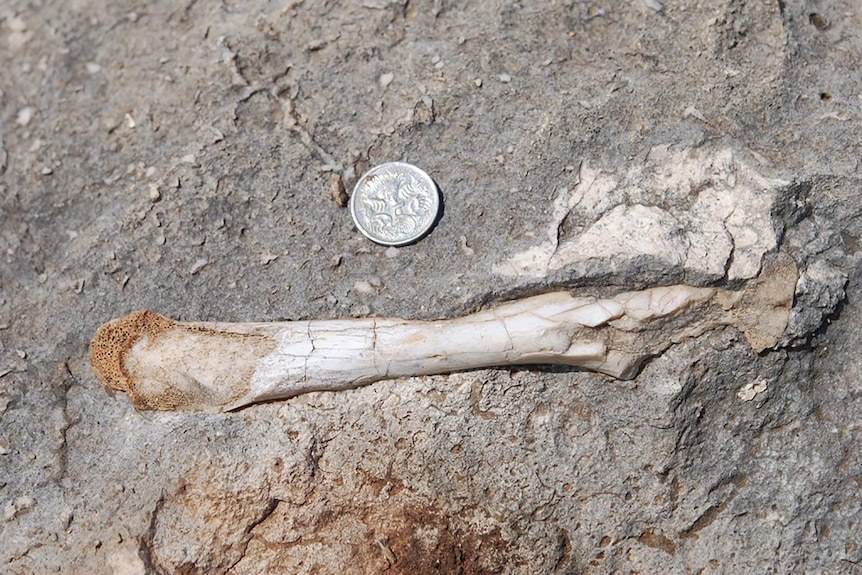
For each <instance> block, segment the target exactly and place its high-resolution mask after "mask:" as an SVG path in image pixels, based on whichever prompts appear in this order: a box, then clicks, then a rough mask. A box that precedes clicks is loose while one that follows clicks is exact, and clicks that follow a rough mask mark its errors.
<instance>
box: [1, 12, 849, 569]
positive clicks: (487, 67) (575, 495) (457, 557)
mask: <svg viewBox="0 0 862 575" xmlns="http://www.w3.org/2000/svg"><path fill="white" fill-rule="evenodd" d="M860 31H862V10H860V8H859V6H858V5H857V3H855V2H852V1H850V0H846V1H841V0H835V1H834V2H828V3H827V2H818V1H802V0H778V1H776V2H743V1H740V0H719V1H698V0H695V1H691V2H684V3H683V2H671V1H665V2H661V3H659V2H656V1H655V0H635V1H632V2H625V3H624V2H611V1H606V2H602V1H559V2H540V1H527V0H524V1H508V0H505V1H504V0H492V1H488V2H472V3H469V2H450V1H447V0H433V1H432V0H428V1H413V2H408V1H399V2H387V1H382V0H379V1H378V0H369V1H365V2H343V3H330V2H312V1H310V0H305V1H303V0H283V1H275V2H262V1H249V2H235V1H230V0H227V1H222V2H214V1H211V0H198V1H195V0H191V1H188V2H168V1H157V2H136V1H129V0H123V1H120V2H107V1H105V0H77V1H75V2H45V1H35V2H25V1H23V0H8V1H7V2H4V3H3V4H2V6H0V510H2V518H0V571H3V572H8V573H15V574H25V573H49V572H66V573H90V574H115V575H119V574H124V575H130V574H142V573H186V574H192V573H232V574H240V573H263V572H284V573H379V572H384V571H387V572H390V573H571V574H575V573H608V572H624V573H629V572H639V573H657V572H661V573H680V574H682V573H694V572H699V573H728V572H735V573H743V572H748V573H753V572H759V573H769V572H772V573H790V572H830V573H852V572H857V571H858V569H859V565H860V564H862V547H860V545H862V536H860V534H859V533H860V531H859V525H860V521H862V481H860V478H862V461H860V448H859V447H860V440H862V437H860V436H862V428H860V424H859V422H860V421H862V360H860V358H859V353H858V350H859V349H860V345H862V329H860V325H862V310H860V308H859V306H858V303H857V302H858V299H859V297H860V295H862V293H860V291H859V284H860V280H862V265H860V253H859V238H860V237H862V217H860V216H862V198H860V183H862V174H860V166H859V154H860V144H859V142H860V141H862V123H860V113H862V85H860V82H862V73H860V72H862V70H860V68H862V66H860V64H862V32H860ZM384 161H407V162H411V163H414V164H416V165H418V166H419V167H421V168H423V169H424V170H426V171H427V172H428V173H429V174H431V175H432V176H433V177H434V178H435V179H436V181H437V183H438V184H439V187H440V189H441V190H442V193H443V196H444V199H445V213H444V215H443V217H442V219H441V220H440V222H439V224H438V225H437V227H436V228H435V229H434V230H433V231H432V233H431V234H430V235H429V236H428V237H427V238H425V239H424V240H422V241H421V242H419V243H418V244H416V245H413V246H408V247H405V248H400V249H395V248H389V249H387V248H384V247H380V246H376V245H374V244H372V243H369V242H368V241H367V240H365V239H364V238H363V237H362V236H361V235H360V234H359V233H358V232H357V231H356V230H355V229H354V228H353V226H352V222H351V221H350V216H349V214H348V212H347V210H345V209H343V208H341V207H339V204H341V205H343V203H344V202H343V198H342V199H340V200H339V199H338V198H335V200H334V199H330V198H331V197H332V193H331V189H332V186H333V181H334V179H333V178H334V177H336V176H340V177H341V178H342V180H343V183H344V185H345V186H346V187H347V189H350V188H351V186H352V184H353V183H354V182H355V180H356V178H357V177H358V176H359V175H361V173H362V172H363V171H364V170H365V169H366V168H368V167H369V166H372V165H375V164H378V163H381V162H384ZM774 252H783V253H786V254H789V255H790V256H792V257H793V258H794V260H795V261H796V263H797V264H798V266H799V268H800V280H799V282H798V284H797V291H796V303H795V305H794V309H793V316H792V318H791V322H790V325H789V326H788V329H787V332H786V337H785V341H784V342H783V343H782V345H781V346H779V347H778V348H777V349H775V350H769V351H766V352H764V353H762V354H759V355H755V354H753V353H752V352H751V350H750V349H749V347H748V346H747V345H746V344H745V342H744V340H743V339H742V337H741V336H740V334H739V333H738V332H736V331H735V330H734V329H732V328H727V329H723V330H715V331H712V332H709V333H707V334H704V335H703V336H700V337H698V338H696V339H694V340H690V341H686V342H684V343H682V344H680V345H676V346H673V347H671V348H670V349H669V350H668V351H667V352H665V353H663V354H662V355H661V356H659V357H656V358H655V359H653V360H652V361H651V362H650V363H649V364H648V365H647V367H646V368H645V369H644V371H643V372H642V373H641V374H640V375H639V376H638V377H637V378H636V379H635V380H633V381H628V382H619V381H616V380H613V379H611V378H608V377H606V376H602V375H597V374H593V373H587V372H581V371H577V370H562V369H545V368H524V369H515V370H513V369H491V370H481V371H473V372H465V373H458V374H455V375H451V376H434V377H425V378H414V379H408V380H399V381H393V382H381V383H378V384H375V385H372V386H369V387H365V388H361V389H356V390H351V391H345V392H338V393H329V394H326V393H317V394H307V395H303V396H299V397H297V398H295V399H292V400H289V401H285V402H277V403H270V404H264V405H259V406H253V407H250V408H248V409H245V410H243V411H240V412H237V413H231V414H224V415H202V414H190V413H186V414H174V413H139V412H136V411H135V410H134V409H133V408H132V407H131V405H130V403H129V401H128V400H127V398H126V397H124V396H123V395H122V394H116V395H111V394H109V393H108V392H107V391H106V390H105V389H104V388H103V387H102V386H101V385H100V384H99V383H98V382H97V381H96V380H95V378H94V376H93V374H92V372H91V370H90V368H89V365H88V343H89V341H90V339H91V337H92V336H93V334H94V333H95V330H96V329H97V327H98V326H99V325H100V324H101V323H103V322H105V321H107V320H109V319H111V318H113V317H118V316H121V315H124V314H126V313H128V312H130V311H132V310H135V309H141V308H150V309H153V310H155V311H158V312H160V313H164V314H166V315H169V316H171V317H174V318H176V319H179V320H200V321H266V320H281V319H297V318H311V317H318V318H334V317H360V316H366V315H376V316H400V317H408V318H417V319H418V318H437V317H449V316H453V315H456V314H461V313H466V312H469V311H471V310H475V309H477V308H479V307H480V306H482V305H485V304H488V303H490V302H495V301H500V300H502V299H505V298H507V297H510V296H514V295H524V294H532V293H540V292H542V291H546V290H549V289H552V288H554V289H559V288H571V289H574V290H578V291H586V292H588V293H595V294H608V293H616V292H619V291H624V290H629V289H640V288H643V287H649V286H653V285H666V284H672V283H677V282H680V281H684V282H686V283H691V284H693V285H719V286H728V287H733V286H735V285H736V284H738V283H739V282H741V281H743V280H746V279H749V278H752V277H755V276H756V275H757V274H758V272H759V269H760V265H761V262H762V258H763V257H765V256H767V255H769V254H771V253H774ZM225 368H226V369H229V368H230V366H226V367H225ZM393 561H394V562H393Z"/></svg>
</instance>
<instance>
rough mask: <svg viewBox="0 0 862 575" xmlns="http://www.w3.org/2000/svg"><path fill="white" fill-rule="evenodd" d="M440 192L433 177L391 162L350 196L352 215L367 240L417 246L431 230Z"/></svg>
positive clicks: (370, 174)
mask: <svg viewBox="0 0 862 575" xmlns="http://www.w3.org/2000/svg"><path fill="white" fill-rule="evenodd" d="M439 210H440V192H439V191H438V190H437V185H436V184H435V183H434V180H432V179H431V177H430V176H429V175H428V174H426V173H425V172H423V171H422V170H420V169H419V168H417V167H416V166H413V165H411V164H405V163H402V162H390V163H388V164H380V165H379V166H375V167H374V168H371V169H370V170H369V171H368V172H366V173H365V174H364V175H363V176H362V177H361V178H359V181H358V182H356V186H355V187H354V188H353V195H352V196H350V214H351V215H352V216H353V221H354V222H355V223H356V227H357V228H358V229H359V231H360V232H362V234H363V235H365V237H367V238H368V239H370V240H371V241H374V242H377V243H378V244H382V245H384V246H403V245H406V244H409V243H412V242H415V241H416V240H418V239H419V238H421V237H422V236H424V235H425V234H426V233H428V230H430V229H431V226H433V225H434V221H435V220H436V219H437V213H438V212H439Z"/></svg>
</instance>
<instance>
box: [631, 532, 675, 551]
mask: <svg viewBox="0 0 862 575" xmlns="http://www.w3.org/2000/svg"><path fill="white" fill-rule="evenodd" d="M638 543H641V544H643V545H646V546H647V547H652V548H653V549H659V550H661V551H664V552H665V553H667V554H668V555H671V556H673V555H676V544H675V543H674V542H673V541H672V540H671V539H670V538H668V537H666V536H665V535H664V534H662V533H661V532H659V531H654V530H652V529H647V530H646V531H644V532H643V533H641V534H640V536H639V537H638Z"/></svg>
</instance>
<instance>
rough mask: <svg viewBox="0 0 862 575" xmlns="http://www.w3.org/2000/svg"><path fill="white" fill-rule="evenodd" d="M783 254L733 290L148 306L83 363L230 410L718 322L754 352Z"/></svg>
mask: <svg viewBox="0 0 862 575" xmlns="http://www.w3.org/2000/svg"><path fill="white" fill-rule="evenodd" d="M796 279H797V270H796V266H795V264H794V263H793V260H792V259H791V258H789V257H787V256H781V255H779V256H777V257H776V258H774V259H773V260H772V261H770V262H768V263H766V264H765V265H764V268H763V271H762V273H761V275H760V276H759V277H758V278H757V279H755V280H752V281H751V282H749V283H748V284H747V285H746V286H745V287H744V288H743V289H741V290H738V291H731V290H726V289H720V288H712V287H692V286H687V285H671V286H663V287H655V288H650V289H645V290H642V291H633V292H624V293H619V294H617V295H615V296H613V297H608V298H596V297H592V296H584V297H577V296H574V295H572V294H570V293H569V292H553V293H546V294H543V295H537V296H533V297H527V298H524V299H520V300H516V301H511V302H508V303H503V304H501V305H498V306H496V307H493V308H490V309H486V310H482V311H479V312H476V313H473V314H470V315H466V316H464V317H460V318H455V319H447V320H437V321H410V320H404V319H375V318H369V319H345V320H304V321H289V322H272V323H215V322H212V323H209V322H208V323H186V322H176V321H174V320H171V319H169V318H166V317H164V316H161V315H158V314H156V313H153V312H151V311H138V312H134V313H132V314H130V315H128V316H126V317H124V318H121V319H116V320H113V321H111V322H108V323H106V324H104V325H103V326H101V327H100V328H99V330H98V333H97V334H96V337H95V339H94V340H93V342H92V345H91V363H92V366H93V370H94V372H95V373H96V375H97V376H98V377H99V379H100V380H101V381H102V382H103V383H104V384H105V385H106V386H108V387H110V388H113V389H117V390H121V391H125V392H127V393H128V394H129V396H130V397H131V400H132V403H133V404H134V405H135V407H136V408H138V409H160V410H205V411H230V410H233V409H237V408H240V407H244V406H246V405H249V404H251V403H255V402H259V401H267V400H274V399H284V398H289V397H293V396H296V395H299V394H301V393H306V392H310V391H335V390H340V389H350V388H354V387H358V386H361V385H366V384H370V383H373V382H375V381H379V380H383V379H395V378H399V377H409V376H420V375H430V374H441V373H449V372H453V371H460V370H468V369H477V368H483V367H494V366H503V365H515V364H560V365H569V366H577V367H582V368H585V369H588V370H593V371H597V372H601V373H604V374H607V375H611V376H613V377H616V378H620V379H629V378H633V377H635V376H636V375H637V373H638V371H639V369H640V367H641V365H642V363H643V362H644V360H645V359H647V358H649V357H651V356H655V355H657V354H660V353H661V352H663V351H664V350H665V349H667V348H668V347H670V346H671V345H673V344H674V343H678V342H680V341H682V340H684V339H687V338H690V337H696V336H698V335H701V334H703V333H704V332H706V331H708V330H711V329H715V328H718V327H722V326H734V327H736V328H737V329H739V330H740V331H741V332H742V333H743V335H744V336H745V338H746V339H747V341H748V343H749V344H750V346H751V348H752V349H753V350H754V351H755V352H761V351H763V350H765V349H768V348H770V347H773V346H775V345H776V344H777V342H778V341H779V339H780V338H781V336H782V334H783V333H784V329H785V327H786V326H787V322H788V318H789V315H790V308H791V306H792V303H793V295H794V290H795V286H796Z"/></svg>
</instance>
